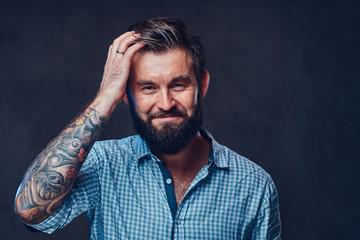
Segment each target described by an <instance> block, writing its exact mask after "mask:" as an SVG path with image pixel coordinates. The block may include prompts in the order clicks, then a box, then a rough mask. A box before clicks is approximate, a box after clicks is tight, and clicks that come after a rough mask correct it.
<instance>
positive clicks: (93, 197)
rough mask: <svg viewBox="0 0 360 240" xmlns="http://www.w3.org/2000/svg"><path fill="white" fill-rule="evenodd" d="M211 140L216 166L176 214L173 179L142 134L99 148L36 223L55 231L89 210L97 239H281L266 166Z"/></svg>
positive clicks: (201, 174) (205, 171)
mask: <svg viewBox="0 0 360 240" xmlns="http://www.w3.org/2000/svg"><path fill="white" fill-rule="evenodd" d="M202 134H203V135H204V136H206V137H207V138H208V139H209V140H210V141H211V145H212V147H211V151H210V155H209V162H208V164H207V165H206V166H204V167H203V168H202V169H201V170H200V171H199V173H198V174H197V175H196V177H195V179H194V180H193V182H192V183H191V185H190V187H189V189H188V191H187V192H186V194H185V196H184V198H183V200H182V202H181V203H180V205H179V206H178V207H177V209H176V211H175V212H174V211H173V212H174V215H173V214H172V211H171V208H170V206H171V204H169V203H170V202H169V200H168V196H169V194H167V192H168V191H166V189H168V188H169V186H166V185H171V184H170V183H171V181H170V180H169V179H164V175H163V172H162V170H161V169H160V167H161V165H159V164H157V162H159V161H160V160H159V159H157V157H156V156H154V155H153V154H152V153H151V152H150V150H149V148H148V146H147V144H146V143H145V142H144V141H143V140H142V139H141V138H140V137H139V136H131V137H128V138H125V139H121V140H108V141H100V142H96V143H95V145H94V146H93V148H92V150H91V151H90V153H89V155H88V157H87V159H86V161H85V163H84V165H83V167H82V168H81V170H80V172H79V174H78V177H77V179H76V183H75V184H74V186H73V188H72V190H71V192H70V195H69V197H68V198H67V200H66V201H65V203H64V204H63V205H62V207H60V209H58V211H57V212H56V213H54V214H53V215H52V216H50V217H49V218H48V219H46V220H44V221H43V222H41V223H40V224H37V225H31V226H32V227H33V228H35V229H38V230H40V231H43V232H47V233H51V232H53V231H55V230H56V229H58V228H63V227H64V226H65V225H66V224H68V223H69V222H71V220H72V219H73V218H75V217H76V216H78V215H79V214H81V213H83V212H86V214H87V217H88V219H89V221H90V223H91V235H90V237H91V239H142V240H143V239H156V240H159V239H164V240H165V239H166V240H169V239H186V240H188V239H196V240H201V239H204V240H205V239H206V240H210V239H280V231H281V225H280V215H279V206H278V197H277V192H276V189H275V186H274V184H273V181H272V180H271V178H270V176H269V175H268V174H267V173H266V172H265V171H264V170H263V169H261V168H260V167H259V166H257V165H256V164H254V163H253V162H251V161H249V160H248V159H246V158H244V157H242V156H240V155H238V154H237V153H235V152H233V151H231V150H230V149H228V148H226V147H225V146H222V145H220V144H218V143H217V142H216V141H215V140H214V139H213V138H212V137H211V135H210V134H209V133H207V132H206V131H205V130H202Z"/></svg>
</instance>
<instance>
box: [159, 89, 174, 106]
mask: <svg viewBox="0 0 360 240" xmlns="http://www.w3.org/2000/svg"><path fill="white" fill-rule="evenodd" d="M175 105H176V102H175V100H174V98H173V96H172V95H171V93H170V92H169V91H168V90H167V89H163V90H161V91H160V93H159V95H158V100H157V107H158V108H159V109H162V110H163V111H169V110H170V109H172V108H173V107H175Z"/></svg>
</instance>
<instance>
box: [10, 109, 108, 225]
mask: <svg viewBox="0 0 360 240" xmlns="http://www.w3.org/2000/svg"><path fill="white" fill-rule="evenodd" d="M104 124H105V118H104V117H102V116H100V114H99V113H98V112H97V111H96V110H95V109H94V108H91V107H89V108H88V109H87V110H85V112H84V113H82V114H81V115H80V116H79V117H78V118H77V119H75V121H73V122H72V123H71V124H70V125H69V126H68V127H67V128H65V129H64V131H62V132H61V133H60V134H59V136H57V137H56V138H55V139H54V140H53V141H52V142H51V143H50V144H49V145H48V146H47V147H46V148H45V149H44V150H43V151H42V152H41V153H40V154H39V156H38V157H37V158H36V159H35V161H34V163H33V164H32V166H30V168H29V169H28V172H27V174H26V175H25V178H24V180H23V182H22V184H21V189H20V191H19V195H18V196H17V198H16V202H15V208H16V212H17V213H18V215H19V216H20V217H21V218H22V219H23V220H24V221H26V222H27V223H30V224H36V223H39V222H41V221H43V220H44V219H45V218H47V217H48V216H50V215H51V214H53V213H54V212H55V211H56V210H57V209H58V208H59V206H61V204H62V203H63V200H64V198H65V196H66V195H67V193H68V192H69V191H70V189H71V187H72V185H73V183H74V179H75V177H76V175H77V173H78V172H79V170H80V168H81V166H82V164H83V162H84V161H85V158H86V156H87V154H88V152H89V150H90V149H91V147H92V145H93V144H94V142H95V141H96V139H97V138H98V136H99V135H100V132H101V130H102V129H103V127H104Z"/></svg>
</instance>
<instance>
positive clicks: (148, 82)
mask: <svg viewBox="0 0 360 240" xmlns="http://www.w3.org/2000/svg"><path fill="white" fill-rule="evenodd" d="M180 81H184V82H186V83H191V82H192V81H191V78H190V76H189V75H187V74H185V75H180V76H177V77H175V78H173V79H171V81H170V84H173V83H175V82H180ZM154 84H155V83H154V81H152V80H147V79H139V80H138V81H136V85H137V86H145V85H154Z"/></svg>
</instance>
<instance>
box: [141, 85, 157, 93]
mask: <svg viewBox="0 0 360 240" xmlns="http://www.w3.org/2000/svg"><path fill="white" fill-rule="evenodd" d="M155 90H156V88H155V87H154V86H150V85H149V86H144V87H142V88H141V91H142V92H144V93H152V92H154V91H155Z"/></svg>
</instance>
